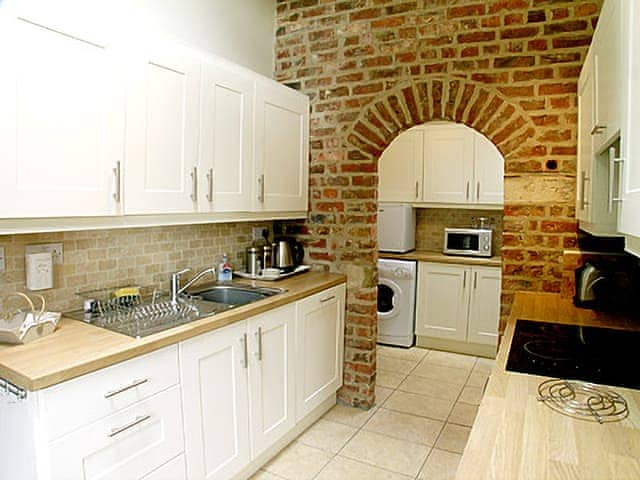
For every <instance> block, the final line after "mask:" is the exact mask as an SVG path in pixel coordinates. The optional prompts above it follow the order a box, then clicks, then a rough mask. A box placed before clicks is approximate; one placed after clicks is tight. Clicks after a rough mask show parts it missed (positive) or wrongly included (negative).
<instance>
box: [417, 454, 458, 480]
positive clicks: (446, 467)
mask: <svg viewBox="0 0 640 480" xmlns="http://www.w3.org/2000/svg"><path fill="white" fill-rule="evenodd" d="M460 457H461V455H460V454H458V453H451V452H445V451H444V450H438V449H437V448H434V449H433V450H432V451H431V453H430V454H429V458H427V461H426V462H425V464H424V467H423V468H422V471H421V472H420V475H419V476H418V480H453V479H454V478H455V476H456V471H457V470H458V464H459V463H460Z"/></svg>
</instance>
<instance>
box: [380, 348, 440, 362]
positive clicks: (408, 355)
mask: <svg viewBox="0 0 640 480" xmlns="http://www.w3.org/2000/svg"><path fill="white" fill-rule="evenodd" d="M428 352H429V350H427V349H426V348H419V347H412V348H402V347H389V346H387V345H378V355H385V356H387V357H394V358H399V359H400V360H410V361H412V362H419V361H420V360H422V359H423V358H424V356H425V355H426V354H427V353H428Z"/></svg>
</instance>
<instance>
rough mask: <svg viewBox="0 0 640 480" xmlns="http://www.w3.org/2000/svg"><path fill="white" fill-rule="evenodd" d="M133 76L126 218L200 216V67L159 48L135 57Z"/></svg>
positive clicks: (176, 51)
mask: <svg viewBox="0 0 640 480" xmlns="http://www.w3.org/2000/svg"><path fill="white" fill-rule="evenodd" d="M129 73H130V75H129V80H128V89H127V130H126V146H125V152H126V162H125V170H124V185H125V194H126V199H125V213H127V214H154V213H155V214H159V213H188V212H194V211H197V180H198V178H197V177H198V175H199V173H200V172H198V170H197V162H198V158H197V155H198V126H199V105H200V65H199V62H198V60H197V59H196V58H195V56H193V54H192V53H191V52H189V51H183V50H181V49H178V48H177V47H171V46H167V47H162V46H158V47H157V48H150V49H149V50H147V51H146V52H142V53H141V54H140V56H137V55H135V54H132V59H131V62H130V66H129Z"/></svg>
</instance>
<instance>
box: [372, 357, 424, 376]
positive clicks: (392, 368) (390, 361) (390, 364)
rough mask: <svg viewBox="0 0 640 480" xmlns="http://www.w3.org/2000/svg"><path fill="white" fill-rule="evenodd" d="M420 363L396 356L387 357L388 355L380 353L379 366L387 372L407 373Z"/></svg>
mask: <svg viewBox="0 0 640 480" xmlns="http://www.w3.org/2000/svg"><path fill="white" fill-rule="evenodd" d="M417 364H418V362H417V361H414V360H402V359H400V358H395V357H387V356H386V355H378V364H377V366H378V368H379V369H380V370H386V371H387V372H393V373H399V374H403V375H407V374H408V373H409V372H410V371H411V370H413V369H414V368H415V366H416V365H417Z"/></svg>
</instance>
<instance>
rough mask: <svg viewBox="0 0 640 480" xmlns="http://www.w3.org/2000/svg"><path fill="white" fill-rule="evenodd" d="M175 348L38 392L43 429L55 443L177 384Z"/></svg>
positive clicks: (176, 348)
mask: <svg viewBox="0 0 640 480" xmlns="http://www.w3.org/2000/svg"><path fill="white" fill-rule="evenodd" d="M178 379H179V374H178V347H177V345H171V346H169V347H166V348H163V349H161V350H157V351H155V352H152V353H149V354H147V355H142V356H140V357H136V358H134V359H131V360H127V361H126V362H122V363H118V364H116V365H113V366H111V367H107V368H104V369H102V370H98V371H97V372H93V373H89V374H87V375H83V376H82V377H78V378H74V379H73V380H69V381H67V382H64V383H61V384H59V385H55V386H53V387H50V388H47V389H45V390H43V391H42V392H41V399H42V404H43V409H44V412H45V415H44V419H45V428H46V431H47V437H48V439H49V440H54V439H56V438H59V437H61V436H62V435H64V434H66V433H69V432H71V431H73V430H75V429H77V428H79V427H82V426H84V425H87V424H89V423H91V422H93V421H95V420H98V419H100V418H103V417H106V416H107V415H111V414H112V413H115V412H117V411H119V410H122V409H123V408H126V407H128V406H130V405H133V404H134V403H136V402H139V401H140V400H143V399H145V398H149V397H150V396H151V395H154V394H156V393H158V392H160V391H162V390H165V389H166V388H168V387H170V386H172V385H175V384H177V383H178Z"/></svg>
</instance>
